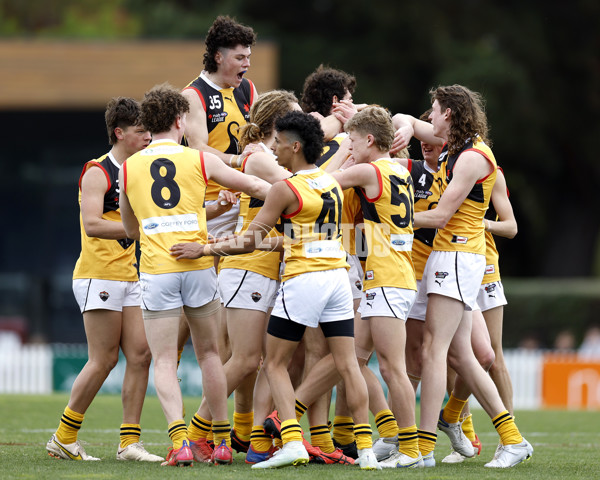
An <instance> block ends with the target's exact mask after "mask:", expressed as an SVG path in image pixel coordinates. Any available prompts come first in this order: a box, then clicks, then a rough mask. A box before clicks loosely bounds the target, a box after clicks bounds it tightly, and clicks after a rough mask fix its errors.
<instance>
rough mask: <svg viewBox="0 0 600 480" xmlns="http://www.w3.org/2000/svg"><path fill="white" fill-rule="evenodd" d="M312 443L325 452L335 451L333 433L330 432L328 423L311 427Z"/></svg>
mask: <svg viewBox="0 0 600 480" xmlns="http://www.w3.org/2000/svg"><path fill="white" fill-rule="evenodd" d="M310 443H311V444H312V445H313V446H315V447H319V448H320V449H321V450H322V451H323V452H325V453H332V452H333V451H335V447H334V446H333V440H332V439H331V433H329V428H328V427H327V425H315V426H314V427H310Z"/></svg>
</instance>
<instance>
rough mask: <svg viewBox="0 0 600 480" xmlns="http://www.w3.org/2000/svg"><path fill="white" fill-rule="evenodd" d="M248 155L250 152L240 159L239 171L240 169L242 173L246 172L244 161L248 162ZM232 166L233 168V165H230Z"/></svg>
mask: <svg viewBox="0 0 600 480" xmlns="http://www.w3.org/2000/svg"><path fill="white" fill-rule="evenodd" d="M250 155H252V154H251V153H249V154H248V155H246V156H245V157H244V159H243V160H242V166H241V167H240V171H241V172H242V173H246V172H245V170H246V163H247V162H248V159H249V158H250ZM232 168H233V167H232Z"/></svg>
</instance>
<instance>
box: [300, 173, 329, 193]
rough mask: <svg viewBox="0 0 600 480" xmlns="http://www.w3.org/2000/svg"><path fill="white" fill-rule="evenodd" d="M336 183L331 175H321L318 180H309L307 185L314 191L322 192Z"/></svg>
mask: <svg viewBox="0 0 600 480" xmlns="http://www.w3.org/2000/svg"><path fill="white" fill-rule="evenodd" d="M333 182H335V180H334V178H333V177H331V176H329V175H321V176H320V177H317V178H307V179H306V183H308V186H309V187H310V188H312V189H313V190H322V189H324V188H327V187H328V186H329V185H331V184H332V183H333Z"/></svg>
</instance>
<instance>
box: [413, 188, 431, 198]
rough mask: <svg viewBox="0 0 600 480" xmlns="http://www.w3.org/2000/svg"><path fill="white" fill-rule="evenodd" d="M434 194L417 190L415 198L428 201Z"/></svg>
mask: <svg viewBox="0 0 600 480" xmlns="http://www.w3.org/2000/svg"><path fill="white" fill-rule="evenodd" d="M432 195H433V193H432V192H431V191H429V190H415V198H418V199H420V200H427V198H429V197H431V196H432Z"/></svg>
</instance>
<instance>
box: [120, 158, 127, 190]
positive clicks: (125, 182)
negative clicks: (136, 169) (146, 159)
mask: <svg viewBox="0 0 600 480" xmlns="http://www.w3.org/2000/svg"><path fill="white" fill-rule="evenodd" d="M121 169H122V170H123V185H122V187H123V191H124V192H125V193H127V160H125V161H124V162H123V166H122V167H121Z"/></svg>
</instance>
